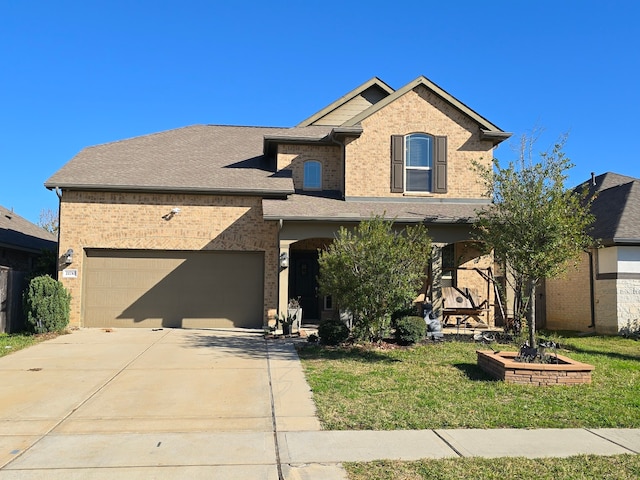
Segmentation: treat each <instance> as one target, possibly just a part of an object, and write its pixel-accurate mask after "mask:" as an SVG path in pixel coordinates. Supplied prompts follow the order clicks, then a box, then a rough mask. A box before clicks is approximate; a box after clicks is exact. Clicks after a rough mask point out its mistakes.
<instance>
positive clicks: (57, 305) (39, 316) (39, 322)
mask: <svg viewBox="0 0 640 480" xmlns="http://www.w3.org/2000/svg"><path fill="white" fill-rule="evenodd" d="M70 303H71V295H70V294H69V292H67V291H66V290H65V288H64V287H63V286H62V283H60V282H59V281H57V280H54V279H53V278H51V277H50V276H48V275H42V276H40V277H35V278H33V279H32V280H31V281H30V282H29V287H28V288H27V290H26V291H25V292H24V297H23V304H24V313H25V316H26V317H27V324H28V325H29V326H30V327H31V329H32V330H33V331H34V332H35V333H45V332H61V331H62V330H64V329H65V327H66V326H67V325H68V324H69V306H70Z"/></svg>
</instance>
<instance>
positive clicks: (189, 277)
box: [84, 250, 264, 328]
mask: <svg viewBox="0 0 640 480" xmlns="http://www.w3.org/2000/svg"><path fill="white" fill-rule="evenodd" d="M263 286H264V254H263V253H261V252H148V251H147V252H139V251H136V252H130V251H101V250H98V251H95V250H94V251H92V250H88V251H87V268H86V285H85V288H84V291H85V295H84V324H85V325H87V326H98V327H106V326H114V327H125V326H139V327H190V328H209V327H248V328H260V327H261V326H262V311H263Z"/></svg>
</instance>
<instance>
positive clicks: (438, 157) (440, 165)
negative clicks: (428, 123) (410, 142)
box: [390, 132, 448, 196]
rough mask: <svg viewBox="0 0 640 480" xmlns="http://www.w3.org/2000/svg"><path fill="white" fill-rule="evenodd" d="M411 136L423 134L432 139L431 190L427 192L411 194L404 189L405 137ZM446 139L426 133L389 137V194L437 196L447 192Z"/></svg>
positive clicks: (411, 192)
mask: <svg viewBox="0 0 640 480" xmlns="http://www.w3.org/2000/svg"><path fill="white" fill-rule="evenodd" d="M413 134H424V135H428V136H430V137H432V138H433V144H432V146H433V150H432V158H431V161H432V163H431V186H430V188H431V190H430V191H429V192H417V191H416V192H413V191H407V190H406V189H405V182H406V174H405V162H406V160H405V152H404V150H405V137H407V136H408V135H413ZM447 150H448V147H447V137H446V136H442V135H434V134H431V133H426V132H413V133H409V134H406V135H404V134H403V135H397V134H394V135H391V164H390V167H391V175H390V176H391V178H390V180H391V182H390V192H391V193H400V194H404V195H413V196H421V195H428V196H431V195H438V194H445V193H447V192H448V180H447V176H448V175H447V170H448V158H447V157H448V155H447Z"/></svg>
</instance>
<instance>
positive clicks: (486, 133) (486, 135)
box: [343, 76, 511, 145]
mask: <svg viewBox="0 0 640 480" xmlns="http://www.w3.org/2000/svg"><path fill="white" fill-rule="evenodd" d="M420 85H422V86H424V87H425V88H427V89H428V90H429V91H431V92H432V93H434V94H435V95H437V96H439V97H440V98H442V99H443V100H444V101H445V102H447V103H449V104H450V105H452V106H453V107H454V108H457V109H458V110H460V111H461V112H462V113H464V114H465V115H467V116H468V117H469V118H471V119H472V120H474V121H475V122H476V123H477V124H478V125H479V126H480V131H481V135H482V138H483V139H486V140H490V141H492V142H493V143H494V145H495V144H498V143H500V142H502V141H503V140H506V139H507V138H509V137H510V136H511V133H509V132H505V131H503V130H502V129H500V128H498V127H497V126H496V125H494V124H493V123H491V122H490V121H489V120H487V119H486V118H484V117H483V116H481V115H480V114H479V113H477V112H475V111H474V110H472V109H471V108H469V107H468V106H467V105H465V104H464V103H462V102H461V101H460V100H458V99H457V98H455V97H454V96H453V95H451V94H449V93H447V92H446V91H445V90H443V89H442V88H440V87H439V86H438V85H436V84H435V83H433V82H432V81H431V80H429V79H427V78H426V77H424V76H420V77H418V78H416V79H415V80H414V81H413V82H410V83H408V84H406V85H405V86H404V87H402V88H401V89H399V90H396V91H395V92H393V93H392V94H391V95H389V96H388V97H386V98H384V99H383V100H380V101H379V102H377V103H375V104H374V105H371V107H369V108H368V109H366V110H364V111H362V112H360V113H359V114H358V115H355V116H354V117H352V118H351V119H350V120H348V121H347V122H345V123H344V124H343V126H345V127H351V126H354V125H357V124H359V123H360V122H362V120H364V119H365V118H368V117H370V116H371V115H373V114H374V113H376V112H377V111H379V110H381V109H382V108H384V107H385V106H387V105H389V104H390V103H392V102H394V101H395V100H397V99H398V98H400V97H401V96H403V95H404V94H405V93H408V92H410V91H412V90H413V89H414V88H416V87H418V86H420Z"/></svg>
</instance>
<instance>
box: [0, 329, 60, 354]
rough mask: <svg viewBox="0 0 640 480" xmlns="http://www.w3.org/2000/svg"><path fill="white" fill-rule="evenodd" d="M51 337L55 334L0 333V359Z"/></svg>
mask: <svg viewBox="0 0 640 480" xmlns="http://www.w3.org/2000/svg"><path fill="white" fill-rule="evenodd" d="M52 335H53V336H55V335H56V334H51V333H46V334H42V335H34V334H31V333H0V357H4V356H5V355H8V354H10V353H13V352H16V351H18V350H21V349H23V348H27V347H30V346H31V345H35V344H36V343H40V342H42V341H44V340H47V339H49V338H52Z"/></svg>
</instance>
